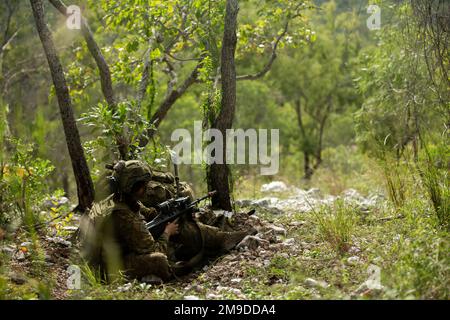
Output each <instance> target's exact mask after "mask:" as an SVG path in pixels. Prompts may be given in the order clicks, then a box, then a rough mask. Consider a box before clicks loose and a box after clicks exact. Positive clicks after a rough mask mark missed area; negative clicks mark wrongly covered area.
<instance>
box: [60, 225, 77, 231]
mask: <svg viewBox="0 0 450 320" xmlns="http://www.w3.org/2000/svg"><path fill="white" fill-rule="evenodd" d="M63 230H65V231H77V230H78V227H75V226H66V227H63Z"/></svg>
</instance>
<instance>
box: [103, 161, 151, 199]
mask: <svg viewBox="0 0 450 320" xmlns="http://www.w3.org/2000/svg"><path fill="white" fill-rule="evenodd" d="M151 178H152V170H151V169H150V166H149V165H147V164H146V163H145V162H142V161H139V160H128V161H123V160H121V161H119V162H118V163H116V164H115V165H114V167H113V174H112V175H111V177H110V179H111V181H112V184H113V185H114V186H113V191H114V192H120V193H127V194H129V193H131V190H132V188H133V186H134V185H135V184H136V183H138V182H141V181H143V182H148V181H150V180H151Z"/></svg>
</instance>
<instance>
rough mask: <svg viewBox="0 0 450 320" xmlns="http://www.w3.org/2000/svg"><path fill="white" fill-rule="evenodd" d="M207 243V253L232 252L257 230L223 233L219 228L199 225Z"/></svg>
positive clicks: (205, 244)
mask: <svg viewBox="0 0 450 320" xmlns="http://www.w3.org/2000/svg"><path fill="white" fill-rule="evenodd" d="M198 225H199V228H200V230H201V232H202V235H203V239H204V241H205V243H204V246H205V249H206V250H207V251H210V252H216V253H219V252H221V251H225V252H226V251H230V250H231V249H233V248H234V247H235V246H236V245H237V244H238V243H239V242H241V241H242V239H244V238H245V237H246V236H247V235H250V234H255V232H256V230H255V229H253V228H252V229H250V230H246V231H231V232H226V231H221V230H220V229H219V228H216V227H212V226H208V225H205V224H202V223H199V224H198Z"/></svg>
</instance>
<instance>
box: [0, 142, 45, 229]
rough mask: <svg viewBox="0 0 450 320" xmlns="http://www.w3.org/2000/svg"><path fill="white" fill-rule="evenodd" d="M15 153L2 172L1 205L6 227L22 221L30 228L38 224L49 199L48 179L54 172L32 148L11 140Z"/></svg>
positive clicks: (0, 182) (0, 183)
mask: <svg viewBox="0 0 450 320" xmlns="http://www.w3.org/2000/svg"><path fill="white" fill-rule="evenodd" d="M7 143H8V144H10V146H11V147H12V150H14V153H12V154H11V155H9V158H8V159H4V162H3V163H2V166H1V168H0V169H1V172H0V186H1V187H0V190H1V191H0V205H1V211H2V217H1V218H2V220H3V221H1V222H2V223H3V224H5V223H10V222H12V220H14V219H15V218H18V217H20V218H22V219H24V222H25V223H26V224H27V225H29V224H31V223H35V222H36V221H35V220H36V218H37V217H36V215H35V212H36V211H37V210H38V208H39V205H40V203H41V201H42V200H43V199H44V198H45V197H46V196H47V195H48V188H47V185H46V178H47V177H48V175H49V174H50V173H51V172H52V171H53V170H54V167H53V165H52V164H51V163H50V161H49V160H43V159H40V158H36V157H35V156H34V148H33V146H32V145H31V144H25V143H23V142H22V141H21V140H18V139H13V138H10V139H8V140H7Z"/></svg>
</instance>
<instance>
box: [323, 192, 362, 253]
mask: <svg viewBox="0 0 450 320" xmlns="http://www.w3.org/2000/svg"><path fill="white" fill-rule="evenodd" d="M314 220H315V223H316V224H317V226H318V228H319V232H320V234H321V237H322V238H323V240H325V241H327V242H328V243H329V244H330V245H331V247H332V248H333V249H334V250H336V251H337V252H338V253H340V254H342V253H345V252H347V250H348V249H349V248H350V246H351V238H352V235H353V233H354V230H355V226H356V220H357V219H356V214H355V209H354V208H352V207H351V206H349V205H347V204H346V203H345V202H344V201H343V200H342V199H339V200H336V201H335V202H334V203H333V205H331V206H323V207H321V208H320V209H319V210H317V211H314Z"/></svg>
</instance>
